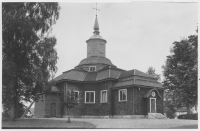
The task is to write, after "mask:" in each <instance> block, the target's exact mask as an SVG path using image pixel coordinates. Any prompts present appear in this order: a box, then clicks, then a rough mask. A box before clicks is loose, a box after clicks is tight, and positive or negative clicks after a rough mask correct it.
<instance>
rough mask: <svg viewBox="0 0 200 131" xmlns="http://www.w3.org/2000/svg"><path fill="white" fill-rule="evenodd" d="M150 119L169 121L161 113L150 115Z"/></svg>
mask: <svg viewBox="0 0 200 131" xmlns="http://www.w3.org/2000/svg"><path fill="white" fill-rule="evenodd" d="M148 118H149V119H167V117H166V116H164V115H163V114H161V113H148Z"/></svg>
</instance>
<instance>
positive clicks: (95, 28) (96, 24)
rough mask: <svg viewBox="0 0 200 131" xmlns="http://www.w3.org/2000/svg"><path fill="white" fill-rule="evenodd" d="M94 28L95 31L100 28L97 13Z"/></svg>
mask: <svg viewBox="0 0 200 131" xmlns="http://www.w3.org/2000/svg"><path fill="white" fill-rule="evenodd" d="M94 30H95V31H98V30H99V23H98V20H97V15H96V19H95V23H94Z"/></svg>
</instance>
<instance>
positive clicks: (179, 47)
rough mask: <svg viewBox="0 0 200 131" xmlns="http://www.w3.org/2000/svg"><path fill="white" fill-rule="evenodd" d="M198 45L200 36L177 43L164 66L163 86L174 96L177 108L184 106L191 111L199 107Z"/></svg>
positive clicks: (193, 36)
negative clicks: (192, 108)
mask: <svg viewBox="0 0 200 131" xmlns="http://www.w3.org/2000/svg"><path fill="white" fill-rule="evenodd" d="M197 44H198V35H191V36H189V37H188V39H182V40H181V41H180V42H178V41H175V42H174V43H173V48H172V49H171V55H169V56H167V60H166V64H165V66H163V69H164V72H163V75H164V77H165V79H164V81H163V84H164V85H163V86H164V87H165V88H166V89H168V90H169V92H170V93H171V95H172V96H173V98H171V99H172V101H173V102H174V103H175V106H181V105H182V104H184V105H186V106H187V108H188V109H189V108H191V107H193V106H196V105H197V96H198V94H197V92H198V91H197V54H198V53H197ZM188 111H189V110H188ZM188 113H189V112H188Z"/></svg>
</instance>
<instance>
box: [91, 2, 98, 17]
mask: <svg viewBox="0 0 200 131" xmlns="http://www.w3.org/2000/svg"><path fill="white" fill-rule="evenodd" d="M93 9H95V10H96V17H97V10H98V11H100V10H99V9H97V3H96V8H93Z"/></svg>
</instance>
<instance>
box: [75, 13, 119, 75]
mask: <svg viewBox="0 0 200 131" xmlns="http://www.w3.org/2000/svg"><path fill="white" fill-rule="evenodd" d="M93 29H94V32H93V36H91V37H90V38H89V39H88V40H87V41H86V43H87V58H85V59H83V60H82V61H81V62H80V63H79V65H78V66H76V67H82V68H84V69H86V70H87V71H90V67H91V66H92V67H95V68H96V69H95V71H98V70H101V69H103V68H104V67H105V66H110V67H111V66H113V67H116V66H115V65H113V64H112V62H111V61H110V60H109V59H108V58H106V43H107V41H106V40H105V39H103V37H102V36H100V32H99V23H98V20H97V15H96V18H95V22H94V27H93Z"/></svg>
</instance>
